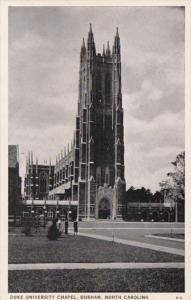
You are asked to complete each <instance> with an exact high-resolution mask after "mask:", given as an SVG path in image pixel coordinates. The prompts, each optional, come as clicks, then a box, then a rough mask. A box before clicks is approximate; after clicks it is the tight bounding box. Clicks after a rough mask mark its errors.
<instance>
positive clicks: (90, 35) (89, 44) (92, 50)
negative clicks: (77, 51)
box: [87, 23, 96, 56]
mask: <svg viewBox="0 0 191 300" xmlns="http://www.w3.org/2000/svg"><path fill="white" fill-rule="evenodd" d="M87 48H88V54H89V55H90V56H93V55H95V54H96V49H95V43H94V36H93V32H92V24H91V23H90V30H89V33H88V42H87Z"/></svg>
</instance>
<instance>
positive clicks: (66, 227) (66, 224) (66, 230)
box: [65, 219, 68, 234]
mask: <svg viewBox="0 0 191 300" xmlns="http://www.w3.org/2000/svg"><path fill="white" fill-rule="evenodd" d="M65 234H68V220H67V219H66V221H65Z"/></svg>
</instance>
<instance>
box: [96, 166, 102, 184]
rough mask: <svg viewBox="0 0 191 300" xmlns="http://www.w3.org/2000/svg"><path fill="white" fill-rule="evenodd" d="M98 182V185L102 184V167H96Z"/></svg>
mask: <svg viewBox="0 0 191 300" xmlns="http://www.w3.org/2000/svg"><path fill="white" fill-rule="evenodd" d="M96 182H97V185H101V168H100V167H97V169H96Z"/></svg>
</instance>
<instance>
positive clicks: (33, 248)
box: [8, 235, 184, 264]
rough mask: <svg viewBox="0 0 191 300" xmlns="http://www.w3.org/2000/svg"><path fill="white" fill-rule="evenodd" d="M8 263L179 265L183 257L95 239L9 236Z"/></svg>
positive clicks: (71, 236)
mask: <svg viewBox="0 0 191 300" xmlns="http://www.w3.org/2000/svg"><path fill="white" fill-rule="evenodd" d="M8 250H9V263H12V264H17V263H45V262H47V263H48V262H55V263H56V262H63V263H64V262H68V263H69V262H87V263H89V262H92V263H93V262H181V261H184V257H182V256H179V255H173V254H168V253H163V252H158V251H154V250H150V249H144V248H140V247H133V246H127V245H122V244H118V243H113V242H109V241H103V240H97V239H93V238H89V237H82V236H73V235H68V236H63V237H61V238H60V239H59V240H57V241H49V240H48V239H47V238H46V236H43V235H42V236H30V237H28V236H25V235H11V236H9V246H8Z"/></svg>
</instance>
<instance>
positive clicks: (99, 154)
mask: <svg viewBox="0 0 191 300" xmlns="http://www.w3.org/2000/svg"><path fill="white" fill-rule="evenodd" d="M123 135H124V134H123V107H122V94H121V55H120V38H119V33H118V29H117V32H116V35H115V38H114V45H113V48H112V52H111V51H110V47H109V43H108V44H107V49H106V50H105V47H104V48H103V53H102V55H101V54H100V53H98V54H96V48H95V43H94V36H93V32H92V28H91V25H90V30H89V33H88V40H87V45H85V42H84V40H83V43H82V47H81V53H80V70H79V98H78V112H77V116H76V129H75V133H74V140H73V142H72V145H71V149H70V150H69V149H68V153H67V154H66V153H65V154H64V155H63V154H61V155H60V157H59V158H58V159H57V163H56V166H55V171H54V189H53V190H52V191H51V192H50V197H51V199H55V198H57V199H71V200H72V201H73V200H77V201H78V217H79V218H82V219H94V218H108V219H109V218H110V219H116V218H121V217H122V210H123V195H124V191H125V187H126V183H125V177H124V140H123Z"/></svg>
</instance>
